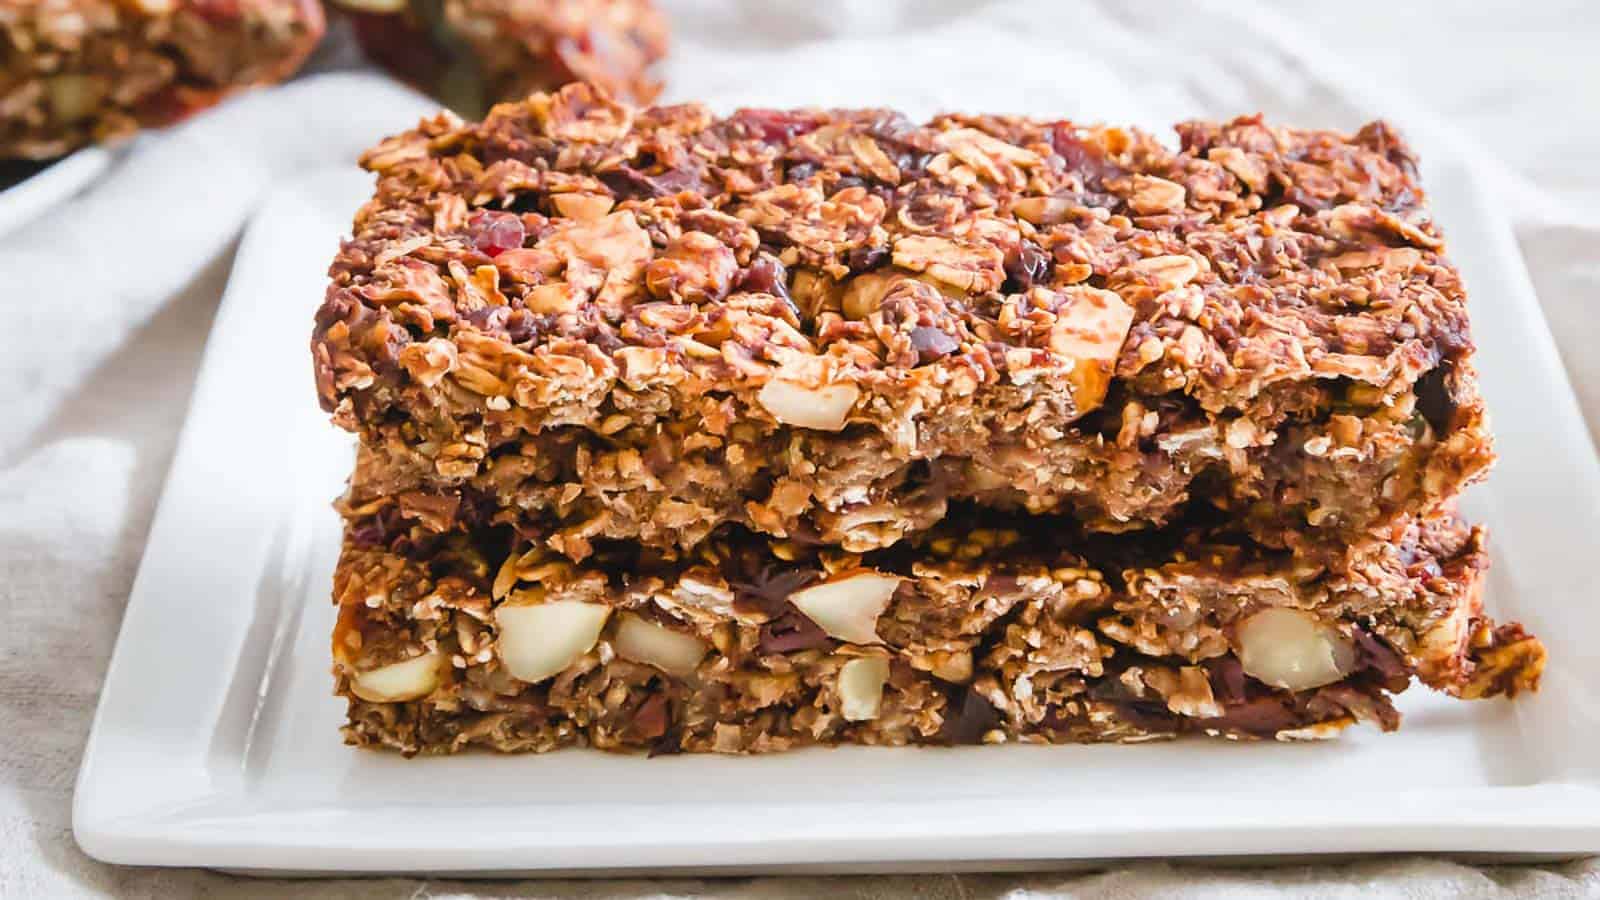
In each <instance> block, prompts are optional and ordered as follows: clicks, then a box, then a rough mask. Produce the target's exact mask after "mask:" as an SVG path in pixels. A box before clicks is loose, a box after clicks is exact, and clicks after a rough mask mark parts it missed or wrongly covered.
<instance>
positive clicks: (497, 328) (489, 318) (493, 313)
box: [461, 306, 511, 334]
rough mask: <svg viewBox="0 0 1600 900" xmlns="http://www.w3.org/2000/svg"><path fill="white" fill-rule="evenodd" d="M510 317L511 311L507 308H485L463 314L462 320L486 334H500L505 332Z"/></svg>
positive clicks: (470, 310)
mask: <svg viewBox="0 0 1600 900" xmlns="http://www.w3.org/2000/svg"><path fill="white" fill-rule="evenodd" d="M510 315H511V310H510V309H509V308H507V307H504V306H484V307H480V308H478V309H469V310H467V311H466V312H463V313H461V320H462V321H463V322H466V323H467V324H468V325H471V326H472V327H473V328H476V329H478V330H479V331H481V332H483V333H484V334H500V333H502V332H504V331H505V327H506V319H507V318H508V317H509V316H510Z"/></svg>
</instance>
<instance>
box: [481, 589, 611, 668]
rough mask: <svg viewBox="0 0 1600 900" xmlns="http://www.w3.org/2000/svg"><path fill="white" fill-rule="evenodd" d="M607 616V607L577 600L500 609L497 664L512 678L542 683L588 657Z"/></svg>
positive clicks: (495, 615)
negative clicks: (498, 660) (501, 664)
mask: <svg viewBox="0 0 1600 900" xmlns="http://www.w3.org/2000/svg"><path fill="white" fill-rule="evenodd" d="M609 615H611V607H609V606H605V605H603V604H600V603H581V602H579V601H577V600H556V601H554V602H552V603H535V604H506V605H502V606H501V607H500V608H499V609H497V610H495V613H494V619H495V625H496V627H497V628H498V629H499V631H500V640H499V648H500V662H501V663H503V664H504V665H505V667H506V671H507V672H510V673H511V676H512V677H513V678H517V679H519V680H521V681H526V682H528V683H529V684H533V683H536V682H540V681H543V680H545V679H546V678H549V677H550V676H552V675H554V674H556V673H557V672H560V671H561V670H562V669H565V668H566V667H568V666H570V665H572V664H573V663H575V662H577V661H578V660H579V658H581V657H582V656H583V655H584V654H585V653H588V652H589V650H590V648H592V647H593V646H594V645H595V642H596V641H598V640H600V629H601V628H604V627H605V624H606V617H607V616H609Z"/></svg>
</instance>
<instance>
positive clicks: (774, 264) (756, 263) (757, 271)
mask: <svg viewBox="0 0 1600 900" xmlns="http://www.w3.org/2000/svg"><path fill="white" fill-rule="evenodd" d="M733 289H734V291H736V292H743V293H750V294H771V295H772V296H774V297H777V298H778V299H780V300H782V301H783V302H784V303H786V304H788V305H789V309H790V310H791V311H792V312H793V313H794V315H795V318H799V317H800V308H799V307H798V306H795V305H794V298H793V297H790V296H789V272H788V270H787V269H785V268H784V267H783V263H781V262H779V261H778V258H777V257H776V256H773V255H772V254H770V253H763V254H761V255H759V256H757V257H756V258H755V259H753V260H751V261H750V265H748V266H746V267H745V268H744V270H743V271H741V272H740V273H739V274H738V275H737V276H736V277H735V278H734V280H733Z"/></svg>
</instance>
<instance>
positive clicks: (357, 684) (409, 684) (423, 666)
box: [350, 653, 444, 703]
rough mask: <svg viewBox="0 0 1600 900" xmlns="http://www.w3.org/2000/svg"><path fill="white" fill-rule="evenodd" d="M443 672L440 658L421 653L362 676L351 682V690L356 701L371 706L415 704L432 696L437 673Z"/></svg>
mask: <svg viewBox="0 0 1600 900" xmlns="http://www.w3.org/2000/svg"><path fill="white" fill-rule="evenodd" d="M443 668H444V655H443V654H440V653H424V654H422V655H421V656H414V657H412V658H411V659H407V660H402V661H401V662H397V663H390V664H389V665H387V666H380V667H378V668H376V669H373V670H371V671H370V672H362V673H361V674H360V675H357V676H356V677H355V680H354V681H353V682H351V684H350V690H351V691H352V692H354V693H355V695H356V696H357V697H360V698H361V699H363V700H370V701H372V702H373V703H401V702H404V701H406V700H416V699H417V698H419V697H426V696H428V695H429V694H431V693H433V689H434V688H436V687H438V686H439V673H440V670H441V669H443Z"/></svg>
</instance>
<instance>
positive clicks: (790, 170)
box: [783, 162, 817, 182]
mask: <svg viewBox="0 0 1600 900" xmlns="http://www.w3.org/2000/svg"><path fill="white" fill-rule="evenodd" d="M816 174H817V164H816V163H810V162H799V163H791V164H790V165H789V166H788V167H787V168H785V169H784V170H783V180H784V181H788V182H796V181H809V180H810V179H811V177H812V176H813V175H816Z"/></svg>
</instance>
